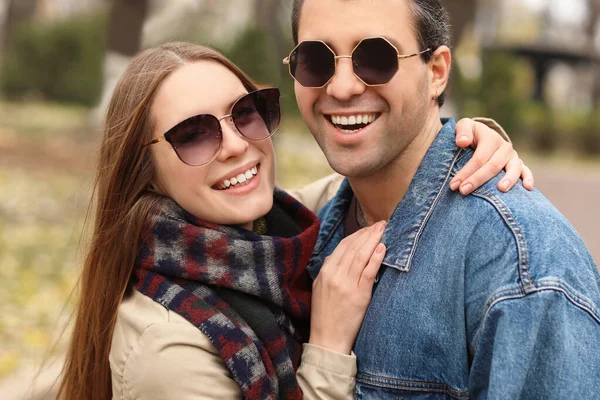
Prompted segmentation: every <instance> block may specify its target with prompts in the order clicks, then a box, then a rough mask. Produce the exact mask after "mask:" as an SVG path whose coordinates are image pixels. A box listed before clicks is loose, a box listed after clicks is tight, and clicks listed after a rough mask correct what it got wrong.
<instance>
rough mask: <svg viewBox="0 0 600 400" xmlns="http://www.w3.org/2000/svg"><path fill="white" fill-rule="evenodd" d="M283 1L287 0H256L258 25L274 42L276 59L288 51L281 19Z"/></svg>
mask: <svg viewBox="0 0 600 400" xmlns="http://www.w3.org/2000/svg"><path fill="white" fill-rule="evenodd" d="M282 1H286V0H255V2H254V15H255V21H256V26H257V27H258V28H260V29H261V30H263V31H264V32H266V33H267V34H268V35H269V38H270V39H271V43H272V44H273V54H274V55H275V57H274V59H275V60H279V59H283V57H285V55H286V54H285V53H286V51H287V49H286V48H285V47H286V46H285V41H284V34H283V32H282V27H281V23H280V20H279V14H280V11H281V7H282ZM288 1H289V0H288ZM279 78H281V77H279ZM278 81H279V79H278Z"/></svg>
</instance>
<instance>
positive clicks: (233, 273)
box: [135, 189, 319, 399]
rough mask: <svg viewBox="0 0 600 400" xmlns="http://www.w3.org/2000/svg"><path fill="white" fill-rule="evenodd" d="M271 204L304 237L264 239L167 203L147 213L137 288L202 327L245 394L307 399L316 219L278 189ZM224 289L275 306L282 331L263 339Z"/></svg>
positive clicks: (317, 230) (272, 308)
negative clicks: (304, 375) (303, 381)
mask: <svg viewBox="0 0 600 400" xmlns="http://www.w3.org/2000/svg"><path fill="white" fill-rule="evenodd" d="M274 201H275V203H274V204H275V205H274V208H275V207H278V208H279V210H278V211H283V212H284V213H285V214H286V215H288V216H289V217H291V218H292V220H293V221H295V223H296V224H298V226H299V228H300V230H301V233H300V234H298V235H296V236H293V237H290V238H283V237H274V236H261V235H257V234H255V233H253V232H250V231H246V230H243V229H237V228H234V227H229V226H222V225H216V224H211V223H207V222H204V221H201V220H199V219H197V218H195V217H194V216H192V215H191V214H189V213H187V212H186V211H185V210H183V209H182V208H181V207H179V206H178V205H177V204H176V203H175V202H173V201H170V200H169V201H165V203H164V206H163V207H162V208H161V210H160V211H159V212H157V213H155V214H153V215H150V216H149V219H148V221H147V224H146V226H145V228H144V233H143V235H142V240H141V244H140V249H139V253H138V257H137V260H136V263H135V277H136V278H137V281H136V283H135V288H136V289H137V290H139V291H140V292H141V293H143V294H145V295H146V296H148V297H150V298H152V299H154V300H155V301H156V302H158V303H160V304H162V305H164V306H165V307H167V308H168V309H170V310H172V311H174V312H176V313H178V314H179V315H181V316H183V317H184V318H186V319H187V320H188V321H190V322H191V323H192V324H194V325H195V326H197V327H198V328H199V329H200V331H202V332H203V333H204V334H205V335H206V336H207V337H208V338H209V339H210V340H211V342H212V344H213V345H214V346H215V347H216V349H217V350H218V352H219V354H220V355H221V357H222V358H223V360H224V361H225V364H226V365H227V367H228V369H229V370H230V371H231V374H232V375H233V378H234V379H235V381H236V382H237V383H238V384H239V386H240V388H241V389H242V392H243V394H244V397H245V398H247V399H301V398H302V391H301V390H300V387H299V386H298V382H297V380H296V370H297V368H298V364H299V361H300V354H301V350H302V347H301V346H302V343H305V342H306V341H307V339H308V338H307V337H306V333H305V332H306V331H307V330H306V329H302V328H306V327H307V326H308V324H309V321H310V319H309V318H310V291H311V283H310V280H309V277H308V274H307V272H306V265H307V264H308V261H309V259H310V257H311V255H312V251H313V248H314V245H315V243H316V239H317V234H318V232H319V221H318V218H317V217H316V216H315V215H314V214H313V213H312V212H311V211H310V210H308V209H307V208H305V207H304V206H303V205H302V204H300V203H299V202H298V201H296V200H295V199H294V198H293V197H291V196H290V195H288V194H287V193H285V192H283V191H282V190H280V189H276V191H275V196H274ZM282 223H283V222H282ZM219 288H226V289H231V290H234V291H236V292H241V293H244V294H247V295H251V296H254V297H253V298H254V299H260V301H261V302H262V303H264V304H266V305H267V306H268V307H269V309H270V310H272V311H273V314H274V317H275V319H276V321H277V324H275V325H276V326H277V328H276V329H272V331H269V332H268V334H266V335H265V334H264V332H263V334H262V337H259V336H258V335H257V332H255V330H253V329H252V328H251V327H250V326H249V325H248V323H247V322H246V321H245V320H244V319H243V318H241V317H240V316H239V314H238V313H237V312H236V310H234V309H233V308H232V307H231V305H230V304H229V303H228V302H226V301H224V300H223V299H222V298H220V297H219V295H218V290H219ZM294 323H296V324H299V325H304V326H294Z"/></svg>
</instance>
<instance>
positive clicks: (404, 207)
mask: <svg viewBox="0 0 600 400" xmlns="http://www.w3.org/2000/svg"><path fill="white" fill-rule="evenodd" d="M442 123H443V124H444V125H443V127H442V129H441V130H440V132H438V134H437V136H436V138H435V139H434V141H433V143H432V144H431V146H430V147H429V149H428V150H427V153H426V154H425V157H424V158H423V161H422V162H421V164H420V166H419V168H418V169H417V172H416V174H415V176H414V177H413V180H412V182H411V184H410V186H409V188H408V191H407V192H406V194H405V196H404V198H403V199H402V201H401V202H400V203H399V204H398V206H397V207H396V209H395V210H394V213H393V214H392V217H391V218H390V220H389V221H388V224H387V228H386V230H385V232H384V234H383V240H382V242H383V243H384V244H385V245H386V247H387V252H386V256H385V259H384V261H383V264H385V265H386V266H388V267H391V268H396V269H398V270H400V271H405V272H407V271H409V270H410V265H411V261H412V258H413V256H414V254H415V250H416V248H417V244H418V242H419V238H420V236H421V233H422V232H423V229H424V227H425V225H426V223H427V221H428V220H429V217H430V216H431V213H432V212H433V209H434V207H435V205H436V203H437V201H438V200H439V198H440V196H441V195H442V193H443V192H444V191H445V190H450V188H449V186H448V183H449V181H450V178H451V175H452V169H453V168H452V167H453V165H454V164H455V163H456V160H457V159H458V157H459V156H460V154H461V149H459V148H458V147H457V146H456V144H455V128H456V123H455V121H454V119H452V118H450V119H443V120H442ZM352 196H354V193H353V191H352V187H351V186H350V182H349V181H348V179H347V178H346V179H344V181H343V182H342V185H341V186H340V189H339V191H338V193H337V194H336V196H335V197H334V198H333V199H332V200H331V203H330V206H329V209H328V211H327V212H326V214H325V215H323V216H322V217H323V220H322V222H321V231H320V233H319V238H318V240H317V245H316V247H315V252H314V253H313V257H314V260H313V262H311V264H312V265H315V263H318V264H319V265H322V262H323V261H324V260H325V257H326V256H328V255H329V254H324V252H323V249H325V248H328V249H329V248H330V247H331V246H327V244H328V243H329V242H330V241H331V240H332V239H333V237H334V236H339V229H342V226H341V224H342V223H343V221H344V216H345V215H346V212H347V211H348V207H349V205H350V201H351V199H352ZM336 232H337V233H338V235H335V234H336ZM336 245H337V243H336ZM330 251H333V248H331V250H330ZM330 251H328V253H329V252H330Z"/></svg>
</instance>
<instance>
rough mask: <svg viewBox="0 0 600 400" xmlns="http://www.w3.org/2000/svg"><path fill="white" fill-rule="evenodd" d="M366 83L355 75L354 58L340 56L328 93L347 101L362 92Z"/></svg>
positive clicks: (328, 86)
mask: <svg viewBox="0 0 600 400" xmlns="http://www.w3.org/2000/svg"><path fill="white" fill-rule="evenodd" d="M366 87H367V86H366V85H365V84H364V83H363V82H362V81H361V80H360V79H358V77H357V76H356V75H354V69H353V65H352V59H351V58H350V57H340V58H338V59H337V65H336V67H335V75H334V76H333V78H332V79H331V81H330V82H329V83H328V84H327V94H328V95H330V96H332V97H335V98H336V99H338V100H341V101H346V100H349V99H350V98H352V97H353V96H357V95H360V94H362V93H363V92H364V91H365V89H366Z"/></svg>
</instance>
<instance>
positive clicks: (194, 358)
mask: <svg viewBox="0 0 600 400" xmlns="http://www.w3.org/2000/svg"><path fill="white" fill-rule="evenodd" d="M482 122H484V123H486V124H488V126H490V127H492V128H494V129H496V130H497V131H498V132H500V133H501V134H503V136H504V137H505V138H506V139H508V136H506V133H504V131H503V130H502V128H500V127H499V126H498V125H497V124H496V123H495V122H493V121H490V120H485V119H484V120H483V121H482ZM342 179H343V178H342V177H341V176H340V175H337V174H333V175H330V176H328V177H325V178H323V179H321V180H319V181H317V182H315V183H313V184H311V185H309V186H307V187H306V188H304V189H302V190H299V191H291V193H292V194H293V195H294V196H296V197H297V198H298V199H299V200H300V201H302V202H303V203H304V204H305V205H306V206H307V207H309V208H310V209H312V210H313V211H316V210H318V209H319V208H320V207H322V206H323V205H324V204H325V203H326V202H327V200H329V199H330V198H332V197H333V196H334V195H335V193H336V191H337V189H338V188H339V185H340V184H341V182H342ZM109 360H110V367H111V373H112V387H113V399H118V400H146V399H152V400H167V399H172V400H188V399H189V400H191V399H215V400H216V399H218V400H226V399H227V400H229V399H241V398H242V393H241V390H240V388H239V386H238V385H237V383H236V382H235V380H234V379H233V378H232V376H231V373H230V372H229V370H228V369H227V367H226V365H225V363H224V362H223V360H222V359H221V357H220V356H219V354H218V352H217V350H216V349H215V347H214V346H213V345H212V343H211V342H210V340H209V339H208V337H206V336H205V335H204V334H203V333H202V332H201V331H200V330H199V329H198V328H196V327H195V326H194V325H192V324H191V323H190V322H189V321H187V320H186V319H184V318H183V317H181V316H180V315H178V314H177V313H174V312H172V311H170V310H168V309H166V308H165V307H163V306H162V305H160V304H158V303H156V302H155V301H153V300H152V299H150V298H149V297H146V296H144V295H142V294H141V293H139V292H137V291H135V292H134V294H133V295H132V296H131V297H129V298H127V299H125V300H124V301H123V302H122V303H121V305H120V307H119V311H118V316H117V323H116V326H115V330H114V335H113V340H112V346H111V350H110V356H109ZM355 376H356V357H355V356H354V355H344V354H339V353H335V352H332V351H328V350H326V349H323V348H320V347H317V346H313V345H310V344H305V345H304V351H303V354H302V360H301V365H300V368H299V369H298V372H297V377H298V382H299V384H300V387H301V388H302V391H303V393H304V398H305V399H352V397H353V391H354V380H355Z"/></svg>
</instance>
